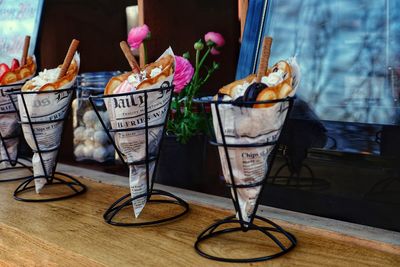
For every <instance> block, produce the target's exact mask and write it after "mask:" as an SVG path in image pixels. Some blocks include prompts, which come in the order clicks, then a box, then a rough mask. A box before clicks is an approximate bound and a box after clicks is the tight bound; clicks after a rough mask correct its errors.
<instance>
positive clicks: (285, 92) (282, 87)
mask: <svg viewBox="0 0 400 267" xmlns="http://www.w3.org/2000/svg"><path fill="white" fill-rule="evenodd" d="M271 75H272V76H277V79H278V81H279V82H278V83H276V84H274V83H272V84H273V85H271V84H270V85H271V86H266V87H265V88H264V89H262V90H261V91H260V92H259V93H258V95H257V97H256V98H255V99H252V101H266V100H275V99H282V98H286V97H287V96H289V95H290V93H291V92H292V91H293V85H294V84H293V81H294V77H293V76H292V69H291V66H290V64H289V63H288V62H287V61H283V60H282V61H279V62H278V63H276V64H275V65H274V66H273V67H271V68H269V69H268V70H266V71H265V73H264V75H263V77H262V78H261V82H262V83H264V84H265V82H264V81H268V79H269V78H270V77H271ZM255 82H256V75H255V74H251V75H249V76H247V77H246V78H244V79H241V80H237V81H235V82H232V83H230V84H228V85H225V86H224V87H222V88H221V89H219V91H218V95H217V96H216V97H215V98H218V96H219V97H221V96H222V97H224V96H227V97H224V98H223V99H225V100H235V99H236V98H237V94H236V91H237V90H238V88H239V87H246V88H243V89H245V90H247V89H248V86H249V85H251V84H253V83H255ZM241 89H242V88H241ZM243 89H242V90H241V91H242V92H243V93H242V96H243V95H245V92H246V91H245V90H243ZM272 105H274V104H273V103H270V104H255V105H254V107H255V108H263V107H270V106H272Z"/></svg>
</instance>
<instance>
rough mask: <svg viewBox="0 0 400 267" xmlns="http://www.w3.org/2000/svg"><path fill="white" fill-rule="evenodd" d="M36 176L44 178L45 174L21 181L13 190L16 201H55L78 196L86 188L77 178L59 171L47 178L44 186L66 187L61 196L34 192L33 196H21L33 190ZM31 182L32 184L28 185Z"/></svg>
mask: <svg viewBox="0 0 400 267" xmlns="http://www.w3.org/2000/svg"><path fill="white" fill-rule="evenodd" d="M38 178H46V177H45V176H38V177H31V178H29V179H27V180H26V181H24V182H23V183H21V184H20V185H19V186H18V187H17V189H15V191H14V198H15V199H16V200H18V201H24V202H50V201H57V200H63V199H67V198H71V197H75V196H78V195H80V194H83V193H85V192H86V190H87V188H86V186H85V185H84V184H82V183H81V182H79V181H78V180H77V179H75V178H74V177H72V176H70V175H68V174H65V173H61V172H55V173H54V175H53V177H52V178H51V179H47V183H46V185H45V187H44V189H45V188H47V187H64V188H66V189H68V191H70V192H67V193H64V194H63V195H61V196H56V197H45V196H43V195H45V194H42V195H41V194H35V196H34V197H32V198H29V197H22V196H21V195H23V194H26V193H29V192H35V185H34V180H35V179H38ZM30 184H32V185H30Z"/></svg>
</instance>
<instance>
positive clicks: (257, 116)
mask: <svg viewBox="0 0 400 267" xmlns="http://www.w3.org/2000/svg"><path fill="white" fill-rule="evenodd" d="M287 62H288V63H289V65H290V67H291V72H292V80H291V81H292V84H291V85H292V86H291V87H292V88H293V90H291V92H290V94H289V95H288V96H290V97H292V96H294V95H295V93H296V90H297V87H298V85H299V81H300V68H299V66H298V64H297V62H296V59H295V58H290V59H288V60H287ZM228 86H231V87H232V84H231V85H228ZM254 106H257V107H260V106H261V107H260V108H252V107H240V106H237V105H232V104H231V103H229V104H219V105H218V106H217V105H216V104H212V105H211V110H212V117H213V126H214V130H215V136H216V139H217V142H218V143H220V144H222V143H223V140H222V136H224V137H225V141H226V143H227V144H243V145H253V144H265V143H269V142H275V141H277V140H278V139H279V135H280V133H281V130H282V127H283V124H284V122H285V119H286V115H287V112H288V109H289V102H288V101H282V102H278V103H276V104H273V105H272V106H271V105H254ZM217 108H218V111H219V115H220V118H221V125H220V122H219V121H218V116H217ZM220 126H222V129H223V132H221V128H220ZM274 148H275V145H268V146H258V147H246V146H243V147H235V148H233V147H228V148H227V151H228V155H229V162H230V164H231V167H232V174H231V172H230V170H229V166H228V160H227V155H226V152H225V149H224V147H221V146H220V147H219V155H220V159H221V165H222V170H223V173H224V177H225V180H226V182H227V183H229V184H233V183H232V179H233V181H234V184H235V185H251V184H259V185H256V186H251V187H242V188H236V192H237V198H238V199H235V198H236V197H235V192H234V190H235V189H234V188H232V190H231V193H232V197H233V199H234V200H235V201H236V202H237V203H238V204H239V209H240V214H241V215H242V218H239V214H238V213H239V211H238V210H237V211H236V212H237V217H238V219H243V220H244V221H246V222H249V221H251V220H252V218H253V216H254V215H255V213H256V210H255V206H256V203H257V201H258V198H259V197H260V192H261V188H262V183H263V182H264V179H265V178H266V174H267V172H268V169H269V168H270V166H268V163H269V156H270V155H271V152H272V151H273V150H274ZM231 176H233V177H231Z"/></svg>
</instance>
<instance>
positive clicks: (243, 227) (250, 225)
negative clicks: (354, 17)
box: [194, 97, 297, 263]
mask: <svg viewBox="0 0 400 267" xmlns="http://www.w3.org/2000/svg"><path fill="white" fill-rule="evenodd" d="M293 101H294V98H293V97H287V98H285V99H276V100H266V101H247V102H239V103H238V102H235V101H223V100H211V99H210V98H207V99H196V100H195V102H196V103H199V104H201V105H202V111H203V113H204V114H205V113H206V112H205V110H206V108H205V106H206V105H214V107H215V115H216V117H217V122H218V126H219V131H220V135H221V139H222V142H217V141H216V137H215V136H214V137H213V139H212V140H211V141H210V143H211V144H212V145H215V146H218V147H222V148H223V151H224V154H225V158H226V163H227V165H228V170H229V176H230V178H231V179H230V180H231V183H228V182H227V183H226V185H227V187H228V188H230V189H231V194H230V195H231V199H232V202H233V205H234V208H235V212H236V214H237V215H236V216H237V218H235V215H232V216H229V217H227V218H225V219H222V220H219V221H217V222H216V223H214V224H212V225H211V226H209V227H208V228H207V229H205V230H204V231H203V232H202V233H200V235H199V236H198V237H197V240H196V242H195V244H194V247H195V250H196V251H197V253H199V254H200V255H201V256H203V257H206V258H208V259H212V260H217V261H224V262H238V263H239V262H241V263H243V262H247V263H248V262H258V261H265V260H270V259H273V258H276V257H279V256H281V255H283V254H286V253H287V252H289V251H290V250H292V249H293V248H294V247H295V246H296V244H297V241H296V238H295V237H294V235H292V234H291V233H289V232H286V231H285V230H283V229H282V228H281V227H280V226H279V225H277V224H275V223H273V222H272V221H270V220H268V219H266V218H262V217H260V216H258V215H257V214H256V213H257V209H258V206H259V203H260V199H261V197H260V196H261V194H262V192H263V190H264V186H265V184H266V180H267V178H268V177H269V175H270V172H271V169H272V168H271V167H272V165H273V162H274V160H275V156H276V153H277V149H278V145H279V140H280V135H279V137H278V139H277V140H276V141H269V142H264V143H254V144H230V143H227V141H226V136H225V131H224V127H223V123H222V119H221V114H220V109H219V107H220V105H233V106H237V107H243V108H244V107H248V106H249V105H254V104H272V103H279V104H280V105H281V108H282V107H283V106H285V105H286V107H284V109H283V110H281V112H286V114H285V119H284V123H283V125H282V129H281V130H283V128H284V127H285V124H286V121H287V119H288V117H289V113H290V111H291V109H292V107H293ZM205 115H206V114H205ZM206 116H207V115H206ZM210 127H211V126H210ZM215 130H217V129H215ZM210 132H213V131H212V129H210ZM267 146H273V148H272V150H271V153H270V154H269V156H268V158H267V163H268V169H267V172H266V174H265V176H264V178H263V179H262V180H261V181H260V182H256V183H246V184H237V183H236V181H235V177H234V175H233V168H232V163H231V160H230V157H229V150H228V148H240V147H243V148H249V147H267ZM221 160H222V159H221ZM256 186H258V187H260V193H259V196H258V198H257V199H256V203H255V206H254V210H253V211H252V213H251V214H250V215H249V216H248V217H249V221H245V220H243V214H242V211H241V209H240V206H239V198H238V192H237V189H238V188H251V187H256ZM254 219H258V220H260V221H262V222H266V223H268V224H269V225H271V226H272V227H265V226H258V225H257V224H255V223H254ZM226 224H228V225H229V227H226V228H224V229H222V230H218V231H217V229H218V228H219V227H220V226H222V225H226ZM232 224H238V225H239V227H232ZM238 231H241V232H247V231H259V232H261V233H263V234H264V235H265V236H266V237H268V238H269V239H271V240H272V241H273V242H274V243H275V244H276V245H277V246H278V248H279V249H280V252H278V253H274V254H270V255H267V256H262V257H257V258H244V259H243V258H226V257H217V256H215V255H211V254H209V253H206V252H205V251H204V250H202V249H201V244H202V243H203V242H204V241H206V240H208V239H210V238H214V237H217V236H220V235H223V234H227V233H232V232H238ZM273 233H280V234H283V235H284V237H285V238H286V239H287V240H288V241H289V242H290V245H289V246H288V247H285V246H284V245H283V244H282V242H281V241H280V240H279V239H278V238H277V237H276V236H274V234H273Z"/></svg>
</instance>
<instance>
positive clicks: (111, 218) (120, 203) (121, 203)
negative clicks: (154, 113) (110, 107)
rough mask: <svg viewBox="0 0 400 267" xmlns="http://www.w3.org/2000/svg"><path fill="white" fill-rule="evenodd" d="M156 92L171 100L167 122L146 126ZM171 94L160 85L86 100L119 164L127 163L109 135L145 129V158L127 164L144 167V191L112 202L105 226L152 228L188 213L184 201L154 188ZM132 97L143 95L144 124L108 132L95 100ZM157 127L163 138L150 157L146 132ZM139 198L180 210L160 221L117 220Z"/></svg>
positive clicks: (104, 215) (106, 215)
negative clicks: (169, 205)
mask: <svg viewBox="0 0 400 267" xmlns="http://www.w3.org/2000/svg"><path fill="white" fill-rule="evenodd" d="M156 91H160V92H162V91H164V93H167V94H168V93H169V94H170V97H169V100H168V101H169V102H168V111H167V114H166V119H165V121H164V122H163V123H159V124H152V125H149V122H148V119H149V114H148V112H149V110H148V94H149V93H151V92H156ZM172 91H173V87H170V86H161V88H155V89H148V90H143V91H136V92H130V93H123V94H113V95H102V96H90V97H89V100H90V103H91V104H92V106H93V109H94V111H95V112H96V115H97V117H98V119H99V120H100V123H101V125H102V126H103V128H104V130H105V132H106V134H107V136H108V138H109V140H110V142H111V143H112V145H113V146H114V148H115V151H116V152H117V154H118V156H119V158H120V159H121V161H123V163H125V164H127V163H126V162H125V160H124V156H123V154H122V152H121V151H120V150H119V149H118V147H117V145H116V144H115V141H114V138H113V137H112V135H113V134H114V133H118V132H133V131H140V130H145V142H146V151H145V152H146V155H145V159H144V160H139V161H134V162H130V163H129V164H130V165H143V164H146V181H147V192H146V193H144V194H141V195H138V196H135V197H133V198H132V197H131V194H130V193H128V194H126V195H124V196H122V197H121V198H119V199H118V200H117V201H115V202H114V203H113V204H112V205H111V206H110V207H109V208H108V209H107V210H106V211H105V213H104V214H103V218H104V221H105V222H106V223H108V224H111V225H114V226H131V227H139V226H151V225H157V224H161V223H166V222H170V221H173V220H176V219H178V218H180V217H182V216H183V215H185V214H186V213H188V211H189V204H188V203H187V202H186V201H184V200H183V199H181V198H179V197H177V196H175V195H174V194H171V193H169V192H166V191H163V190H159V189H154V188H153V186H154V176H155V174H156V170H157V163H158V158H159V155H160V149H161V146H162V142H163V139H164V135H165V130H166V126H167V121H168V115H169V110H170V105H171V99H172ZM134 95H143V99H144V110H145V113H144V122H145V125H144V126H143V127H134V128H124V129H111V128H109V127H107V125H106V124H105V122H104V120H103V118H102V117H101V115H100V113H99V111H98V109H97V105H96V102H97V101H104V99H106V98H110V97H111V98H113V97H120V96H130V97H134ZM156 127H163V130H162V137H161V140H160V143H159V144H158V151H157V153H156V154H154V155H150V153H149V129H150V128H156ZM151 162H155V167H154V171H153V177H151V179H150V167H149V164H150V163H151ZM153 196H161V197H163V198H162V199H159V198H157V199H152V197H153ZM142 197H146V198H147V199H146V203H147V204H146V205H148V204H152V203H158V204H172V205H178V206H180V207H181V208H182V211H180V212H179V213H177V214H174V215H171V216H170V217H167V218H162V219H155V220H147V221H138V222H123V221H118V220H117V219H116V215H117V214H118V213H119V212H121V211H122V210H123V209H124V208H132V202H133V201H134V200H136V199H140V198H142Z"/></svg>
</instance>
